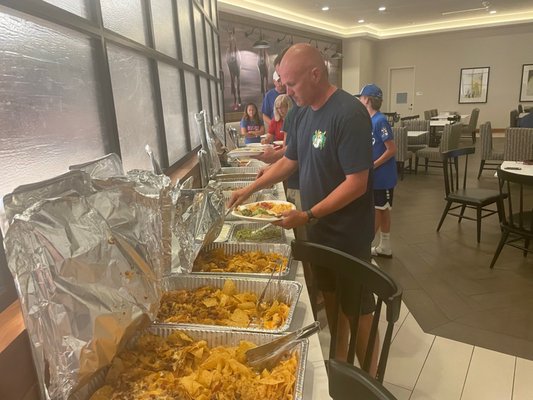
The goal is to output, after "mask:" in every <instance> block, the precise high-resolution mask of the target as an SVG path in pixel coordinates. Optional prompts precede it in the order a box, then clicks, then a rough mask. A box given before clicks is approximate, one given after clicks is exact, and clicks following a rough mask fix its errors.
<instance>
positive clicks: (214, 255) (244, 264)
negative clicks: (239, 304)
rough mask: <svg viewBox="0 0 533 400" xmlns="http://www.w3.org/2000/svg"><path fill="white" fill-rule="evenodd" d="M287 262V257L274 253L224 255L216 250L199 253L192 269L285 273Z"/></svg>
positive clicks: (259, 252) (251, 252) (247, 252)
mask: <svg viewBox="0 0 533 400" xmlns="http://www.w3.org/2000/svg"><path fill="white" fill-rule="evenodd" d="M288 261H289V260H288V259H287V257H284V256H283V255H281V254H279V253H275V252H271V253H265V252H263V251H260V250H257V251H241V252H239V253H236V254H226V252H225V251H224V249H222V248H218V249H212V250H209V251H202V252H200V254H199V255H198V257H197V258H196V260H195V261H194V268H193V269H194V270H195V271H198V270H200V271H206V272H245V273H250V272H252V273H271V272H272V271H273V270H276V272H280V269H281V271H285V269H286V268H287V264H288Z"/></svg>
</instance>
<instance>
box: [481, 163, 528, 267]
mask: <svg viewBox="0 0 533 400" xmlns="http://www.w3.org/2000/svg"><path fill="white" fill-rule="evenodd" d="M497 174H498V180H499V183H500V192H501V193H502V196H504V195H505V196H506V197H507V200H506V201H505V204H506V206H507V208H506V209H505V210H504V215H503V218H502V220H501V221H500V226H501V228H502V233H501V238H500V242H499V243H498V246H497V247H496V252H495V253H494V257H493V258H492V261H491V263H490V268H494V264H496V261H497V260H498V257H499V256H500V253H501V251H502V249H503V246H505V245H508V246H511V247H515V248H517V249H520V250H522V251H523V253H524V257H526V256H527V253H528V252H530V251H533V249H530V248H529V244H530V242H531V240H532V239H533V201H532V200H531V194H530V195H529V196H527V193H526V190H527V189H526V188H528V187H529V188H530V189H531V188H533V176H529V175H520V174H516V173H513V172H511V171H510V170H509V171H506V170H503V169H501V168H500V169H498V171H497ZM522 241H523V244H521V243H522Z"/></svg>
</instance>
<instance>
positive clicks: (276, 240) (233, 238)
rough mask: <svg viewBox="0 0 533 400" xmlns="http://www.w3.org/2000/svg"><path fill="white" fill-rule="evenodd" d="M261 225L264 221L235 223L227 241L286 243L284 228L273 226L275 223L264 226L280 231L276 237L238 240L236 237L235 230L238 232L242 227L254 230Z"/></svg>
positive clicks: (263, 224)
mask: <svg viewBox="0 0 533 400" xmlns="http://www.w3.org/2000/svg"><path fill="white" fill-rule="evenodd" d="M263 226H265V222H244V223H235V224H233V226H232V229H231V232H230V235H229V241H230V242H235V243H287V237H286V236H285V229H283V228H281V227H279V226H275V225H271V227H270V228H266V229H271V228H275V229H276V230H278V231H279V232H280V236H279V237H277V238H272V239H265V240H261V241H258V240H239V239H237V232H239V231H240V230H242V229H252V230H254V229H259V228H262V227H263Z"/></svg>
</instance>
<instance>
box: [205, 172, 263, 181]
mask: <svg viewBox="0 0 533 400" xmlns="http://www.w3.org/2000/svg"><path fill="white" fill-rule="evenodd" d="M256 176H257V173H250V174H245V173H235V174H220V175H217V176H215V177H214V178H213V179H214V180H215V181H217V182H233V181H237V182H253V181H255V177H256Z"/></svg>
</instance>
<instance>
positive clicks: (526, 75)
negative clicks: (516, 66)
mask: <svg viewBox="0 0 533 400" xmlns="http://www.w3.org/2000/svg"><path fill="white" fill-rule="evenodd" d="M520 101H533V64H524V65H522V85H521V86H520Z"/></svg>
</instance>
